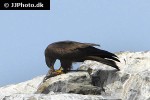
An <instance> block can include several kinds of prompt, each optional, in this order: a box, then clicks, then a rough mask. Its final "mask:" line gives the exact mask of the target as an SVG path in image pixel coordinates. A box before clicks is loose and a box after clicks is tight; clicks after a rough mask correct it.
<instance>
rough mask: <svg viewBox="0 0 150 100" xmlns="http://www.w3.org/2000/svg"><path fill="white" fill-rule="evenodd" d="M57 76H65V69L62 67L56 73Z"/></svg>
mask: <svg viewBox="0 0 150 100" xmlns="http://www.w3.org/2000/svg"><path fill="white" fill-rule="evenodd" d="M55 72H56V74H57V75H60V74H63V73H64V72H63V68H62V67H60V68H59V69H58V70H56V71H55Z"/></svg>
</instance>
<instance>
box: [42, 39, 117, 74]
mask: <svg viewBox="0 0 150 100" xmlns="http://www.w3.org/2000/svg"><path fill="white" fill-rule="evenodd" d="M94 46H99V45H98V44H93V43H80V42H75V41H60V42H55V43H52V44H50V45H49V46H48V47H47V48H46V50H45V60H46V64H47V66H48V67H49V68H50V69H51V72H55V70H54V63H55V61H56V60H57V59H58V60H60V63H61V67H62V68H63V72H64V73H67V72H68V71H69V70H70V69H71V66H72V63H73V62H83V61H85V60H94V61H98V62H101V63H103V64H106V65H109V66H112V67H114V68H116V69H117V70H119V68H118V66H117V65H116V63H115V62H114V61H118V62H119V60H118V58H117V56H116V55H115V54H113V53H110V52H108V51H105V50H101V49H98V48H95V47H94Z"/></svg>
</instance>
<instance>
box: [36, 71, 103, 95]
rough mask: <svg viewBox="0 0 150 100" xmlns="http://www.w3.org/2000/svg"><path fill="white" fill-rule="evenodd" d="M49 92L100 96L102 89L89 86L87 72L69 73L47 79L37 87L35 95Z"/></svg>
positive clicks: (89, 80)
mask: <svg viewBox="0 0 150 100" xmlns="http://www.w3.org/2000/svg"><path fill="white" fill-rule="evenodd" d="M51 91H53V92H63V93H77V94H84V95H86V94H94V95H97V94H101V91H102V89H101V88H100V87H97V86H93V85H92V84H91V79H90V76H89V74H88V73H87V72H71V73H67V74H62V75H58V76H56V77H52V78H50V79H48V80H47V81H46V82H44V83H42V84H41V85H40V86H39V88H38V89H37V92H36V93H44V94H48V93H49V92H51Z"/></svg>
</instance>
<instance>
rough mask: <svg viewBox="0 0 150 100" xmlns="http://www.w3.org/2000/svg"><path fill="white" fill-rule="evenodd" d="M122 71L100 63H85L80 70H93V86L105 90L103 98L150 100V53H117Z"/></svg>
mask: <svg viewBox="0 0 150 100" xmlns="http://www.w3.org/2000/svg"><path fill="white" fill-rule="evenodd" d="M117 56H118V57H119V59H120V61H121V63H117V65H118V66H119V67H120V69H121V71H119V72H117V71H115V69H114V68H112V67H109V66H107V65H103V64H101V63H98V62H94V63H93V61H85V62H84V63H83V64H82V65H81V67H80V68H79V70H85V69H86V70H87V69H88V68H91V69H93V70H92V72H91V78H92V84H93V85H94V86H99V87H102V88H104V90H105V93H102V94H101V95H102V96H111V97H112V96H114V97H121V98H122V99H124V100H134V99H136V100H148V99H150V66H149V65H150V52H135V53H132V52H120V53H117Z"/></svg>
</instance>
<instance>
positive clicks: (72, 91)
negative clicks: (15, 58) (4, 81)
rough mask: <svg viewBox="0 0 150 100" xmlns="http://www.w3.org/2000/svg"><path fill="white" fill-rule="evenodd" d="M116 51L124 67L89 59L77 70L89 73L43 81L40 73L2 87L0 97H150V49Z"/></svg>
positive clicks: (8, 99) (21, 99)
mask: <svg viewBox="0 0 150 100" xmlns="http://www.w3.org/2000/svg"><path fill="white" fill-rule="evenodd" d="M116 54H117V55H118V57H119V59H120V61H121V63H117V65H118V66H119V67H120V69H121V71H116V69H114V68H112V67H110V66H107V65H103V64H101V63H98V62H95V61H90V60H88V61H85V62H84V63H83V64H82V65H81V66H80V67H79V69H78V70H88V72H89V73H88V72H70V73H67V74H62V75H59V76H56V77H52V78H50V79H48V80H47V81H46V82H44V83H41V82H42V80H43V78H44V76H40V77H37V78H34V79H32V80H29V81H26V82H22V83H19V84H15V85H9V86H4V87H0V100H101V99H115V100H116V99H117V100H118V99H123V100H150V51H147V52H119V53H116ZM89 69H91V70H90V71H89ZM35 93H36V94H35ZM91 94H92V95H91Z"/></svg>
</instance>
